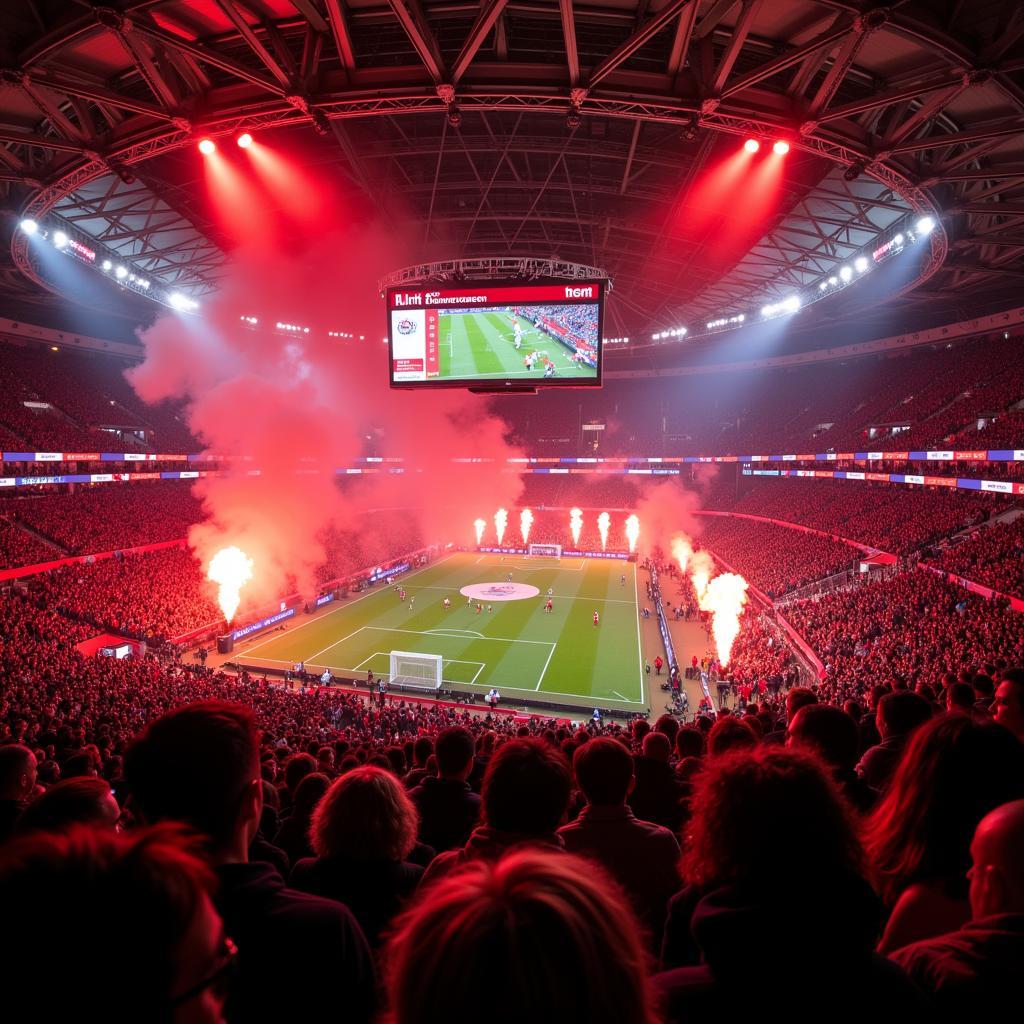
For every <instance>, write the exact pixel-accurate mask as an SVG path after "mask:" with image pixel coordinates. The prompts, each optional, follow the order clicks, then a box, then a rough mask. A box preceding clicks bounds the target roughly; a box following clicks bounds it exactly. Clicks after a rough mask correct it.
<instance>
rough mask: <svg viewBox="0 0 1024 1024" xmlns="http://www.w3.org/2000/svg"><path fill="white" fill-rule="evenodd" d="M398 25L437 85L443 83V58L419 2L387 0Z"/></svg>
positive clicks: (413, 0) (416, 0) (415, 0)
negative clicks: (403, 30)
mask: <svg viewBox="0 0 1024 1024" xmlns="http://www.w3.org/2000/svg"><path fill="white" fill-rule="evenodd" d="M388 4H389V5H390V6H391V10H392V11H394V13H395V17H396V18H397V19H398V22H399V24H400V25H401V26H402V28H403V29H405V34H406V35H407V36H408V37H409V42H410V43H412V45H413V49H414V50H415V51H416V52H417V53H418V54H419V58H420V60H421V61H422V62H423V66H424V67H425V68H426V69H427V72H428V73H429V74H430V77H431V78H432V79H433V80H434V82H435V83H436V84H437V85H440V84H441V83H442V82H444V76H445V68H444V58H443V57H442V56H441V50H440V47H438V45H437V39H436V38H435V37H434V33H433V32H432V31H431V28H430V25H429V24H428V23H427V19H426V16H425V15H424V14H423V9H422V8H421V7H420V4H419V0H388Z"/></svg>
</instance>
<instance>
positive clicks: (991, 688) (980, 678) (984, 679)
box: [971, 673, 996, 701]
mask: <svg viewBox="0 0 1024 1024" xmlns="http://www.w3.org/2000/svg"><path fill="white" fill-rule="evenodd" d="M971 686H972V687H974V699H975V700H981V701H990V700H991V699H992V695H993V694H994V693H995V690H996V687H995V683H993V682H992V677H991V676H987V675H985V674H984V673H980V674H978V675H976V676H975V677H974V678H973V679H972V680H971Z"/></svg>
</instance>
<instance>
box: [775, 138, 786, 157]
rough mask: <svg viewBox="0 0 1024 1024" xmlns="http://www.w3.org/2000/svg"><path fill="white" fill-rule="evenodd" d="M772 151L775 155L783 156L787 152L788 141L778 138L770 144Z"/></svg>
mask: <svg viewBox="0 0 1024 1024" xmlns="http://www.w3.org/2000/svg"><path fill="white" fill-rule="evenodd" d="M772 152H773V153H774V154H775V155H776V156H785V155H786V154H787V153H788V152H789V143H788V142H783V141H782V139H779V141H778V142H776V143H775V145H774V146H772Z"/></svg>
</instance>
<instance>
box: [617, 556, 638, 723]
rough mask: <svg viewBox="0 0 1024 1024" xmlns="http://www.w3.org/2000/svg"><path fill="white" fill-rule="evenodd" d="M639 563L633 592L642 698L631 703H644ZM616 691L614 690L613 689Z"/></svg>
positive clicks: (634, 572)
mask: <svg viewBox="0 0 1024 1024" xmlns="http://www.w3.org/2000/svg"><path fill="white" fill-rule="evenodd" d="M637 565H638V563H637V562H634V563H633V593H634V594H635V595H636V656H637V665H636V667H637V678H638V679H639V680H640V700H639V701H630V703H631V704H634V703H639V704H644V703H646V702H645V701H644V648H643V644H642V643H641V642H640V587H639V584H640V571H639V569H638V568H637ZM612 692H613V693H614V692H615V691H614V690H613V691H612Z"/></svg>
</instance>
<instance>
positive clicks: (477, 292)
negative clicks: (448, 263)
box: [387, 281, 605, 387]
mask: <svg viewBox="0 0 1024 1024" xmlns="http://www.w3.org/2000/svg"><path fill="white" fill-rule="evenodd" d="M604 287H605V282H603V281H561V282H557V283H555V282H546V283H542V284H539V283H536V282H530V283H524V284H515V285H510V284H507V283H505V284H500V285H487V284H472V285H463V286H460V287H458V288H438V289H436V290H432V289H431V288H429V287H422V286H415V287H395V288H391V289H389V291H388V295H387V305H388V335H389V341H390V346H391V383H392V384H395V385H399V386H417V385H422V386H425V387H430V386H442V387H443V386H446V385H448V386H458V385H468V384H484V385H488V384H493V385H495V386H496V387H500V386H502V384H504V383H505V382H508V383H509V384H510V385H512V384H520V383H525V384H541V385H545V386H548V385H558V384H568V385H576V386H579V385H587V384H591V385H597V384H600V382H601V324H602V304H603V299H604Z"/></svg>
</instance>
